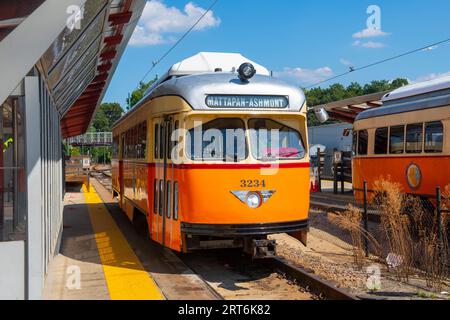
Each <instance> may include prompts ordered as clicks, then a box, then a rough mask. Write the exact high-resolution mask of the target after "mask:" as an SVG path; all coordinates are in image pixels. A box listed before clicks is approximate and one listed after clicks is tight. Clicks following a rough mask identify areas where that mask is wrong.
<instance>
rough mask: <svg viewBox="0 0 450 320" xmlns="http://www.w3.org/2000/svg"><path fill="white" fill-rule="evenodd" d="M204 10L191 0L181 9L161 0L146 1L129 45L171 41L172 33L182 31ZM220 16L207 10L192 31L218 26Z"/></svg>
mask: <svg viewBox="0 0 450 320" xmlns="http://www.w3.org/2000/svg"><path fill="white" fill-rule="evenodd" d="M205 12H206V9H203V8H201V7H199V6H197V5H196V4H195V3H193V2H189V3H188V4H186V5H185V6H184V9H183V11H182V10H180V9H178V8H176V7H168V6H167V5H166V4H165V3H164V2H163V0H153V1H147V3H146V4H145V8H144V11H143V13H142V16H141V19H140V21H139V23H138V25H137V27H136V29H135V31H134V33H133V36H132V37H131V40H130V44H131V45H158V44H163V43H168V42H173V41H174V39H175V37H174V36H173V34H175V33H182V32H185V31H186V30H188V29H189V28H190V27H192V25H193V24H194V23H195V22H196V21H197V20H198V18H200V16H202V15H203V14H204V13H205ZM220 23H221V20H220V18H218V17H216V16H214V12H213V11H210V12H208V13H207V14H206V15H205V17H204V18H203V19H202V20H201V21H200V23H199V24H198V25H197V26H196V28H195V29H194V31H201V30H205V29H207V28H213V27H217V26H219V25H220Z"/></svg>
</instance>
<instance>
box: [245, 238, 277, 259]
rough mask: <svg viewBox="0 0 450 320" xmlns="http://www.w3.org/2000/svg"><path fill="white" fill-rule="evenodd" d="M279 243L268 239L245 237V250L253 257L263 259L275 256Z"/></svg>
mask: <svg viewBox="0 0 450 320" xmlns="http://www.w3.org/2000/svg"><path fill="white" fill-rule="evenodd" d="M276 247H277V243H276V241H275V240H268V239H245V240H244V252H245V253H248V254H250V255H251V256H252V258H253V259H263V258H271V257H274V256H275V255H276V254H277V252H276Z"/></svg>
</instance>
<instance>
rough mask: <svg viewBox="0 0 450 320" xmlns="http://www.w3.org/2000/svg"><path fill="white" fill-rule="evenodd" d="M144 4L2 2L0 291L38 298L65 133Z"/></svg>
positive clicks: (84, 112) (108, 71)
mask: <svg viewBox="0 0 450 320" xmlns="http://www.w3.org/2000/svg"><path fill="white" fill-rule="evenodd" d="M145 3H146V1H145V0H2V1H0V108H1V112H0V116H1V119H0V146H1V148H2V150H1V152H0V300H1V299H40V298H42V289H43V285H44V281H45V278H46V275H47V272H48V265H49V263H50V261H51V260H52V258H53V257H54V255H55V254H56V253H57V252H58V246H59V242H60V238H61V233H62V228H63V223H62V221H63V220H62V212H63V174H64V172H63V147H62V139H64V138H68V137H72V136H77V135H79V134H83V133H84V132H86V130H87V128H88V127H89V125H90V123H91V121H92V118H93V115H94V114H95V111H96V109H97V108H98V106H99V104H100V102H101V101H102V98H103V96H104V94H105V91H106V89H107V87H108V85H109V83H110V81H111V78H112V76H113V74H114V71H115V69H116V67H117V65H118V62H119V60H120V58H121V56H122V54H123V52H124V50H125V48H126V46H127V44H128V42H129V40H130V38H131V35H132V33H133V31H134V29H135V27H136V24H137V22H138V20H139V18H140V16H141V14H142V11H143V9H144V6H145Z"/></svg>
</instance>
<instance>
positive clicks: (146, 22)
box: [103, 0, 450, 106]
mask: <svg viewBox="0 0 450 320" xmlns="http://www.w3.org/2000/svg"><path fill="white" fill-rule="evenodd" d="M211 3H212V0H208V1H207V0H195V1H185V0H153V1H151V2H148V3H147V8H146V10H145V11H144V14H143V16H142V18H141V21H140V22H139V29H138V30H137V31H136V32H135V35H134V36H133V38H132V41H131V43H130V44H129V45H128V47H127V49H126V51H125V53H124V55H123V57H122V60H121V62H120V64H119V66H118V68H117V70H116V73H115V75H114V78H113V79H112V81H111V84H110V86H109V88H108V91H107V93H106V95H105V97H104V99H103V101H104V102H119V103H121V104H122V106H125V99H126V97H127V94H128V92H130V91H132V90H133V89H134V88H135V87H136V86H137V84H138V83H139V81H140V80H141V79H142V77H143V76H144V75H145V73H146V71H147V70H148V69H149V68H150V66H151V63H152V61H155V60H157V59H159V58H160V57H161V55H162V54H164V53H165V52H166V51H167V50H168V48H170V47H171V45H172V44H173V42H174V41H176V39H178V38H179V37H180V36H181V35H182V34H183V32H184V31H185V30H187V29H188V28H189V27H190V26H191V25H192V24H193V22H195V21H196V20H197V18H198V17H199V16H200V15H201V14H202V13H203V12H204V10H205V9H206V8H207V7H208V6H209V5H210V4H211ZM370 5H377V6H378V7H379V8H380V10H381V19H380V23H381V24H380V25H379V27H377V28H376V30H375V31H376V32H370V31H371V30H372V31H373V30H374V29H369V30H365V29H368V27H367V20H368V18H369V16H371V15H372V14H368V13H367V12H366V11H367V8H368V7H369V6H370ZM449 13H450V1H448V0H429V1H426V0H409V1H405V0H375V1H365V0H341V1H337V0H321V1H318V0H315V1H314V0H220V1H219V2H218V4H217V5H216V7H215V8H214V9H213V11H212V12H211V13H210V14H208V15H207V16H206V17H205V19H204V20H203V21H202V23H201V24H200V25H199V28H197V29H196V30H195V31H194V32H192V33H191V34H190V35H189V36H188V37H187V38H186V39H184V41H183V42H182V43H181V44H180V45H179V46H178V47H177V48H176V49H175V50H174V51H173V52H172V53H171V54H170V55H169V56H168V57H167V58H166V59H165V60H163V61H162V62H161V63H160V64H159V65H158V66H157V67H156V68H155V69H154V71H153V72H152V73H151V74H150V75H149V76H148V77H147V79H146V80H150V79H152V78H154V77H155V75H156V74H162V73H164V72H165V71H167V69H168V68H169V67H170V66H171V65H172V64H174V63H176V62H177V61H179V60H182V59H184V58H186V57H189V56H191V55H194V54H196V53H198V52H200V51H220V52H239V53H242V54H243V55H244V56H246V57H248V58H249V59H252V60H254V61H256V62H258V63H260V64H262V65H264V66H266V67H267V68H268V69H270V70H272V71H274V73H275V74H276V75H277V76H278V77H281V78H284V79H285V80H287V81H290V82H293V83H295V84H298V85H301V86H308V85H311V84H313V83H316V82H318V81H320V80H323V79H326V78H329V77H330V76H333V75H337V74H340V73H342V72H345V71H346V70H348V68H349V66H350V65H351V66H355V67H358V66H362V65H365V64H368V63H371V62H374V61H377V60H381V59H384V58H387V57H390V56H394V55H396V54H399V53H403V52H406V51H409V50H412V49H415V48H418V47H421V46H425V45H427V44H431V43H434V42H438V41H440V40H444V39H447V38H450V18H449ZM374 21H375V20H374ZM377 21H378V20H377ZM374 26H375V25H374ZM368 31H369V32H368ZM441 75H450V42H447V43H445V44H441V45H440V46H438V47H433V48H429V50H425V51H421V52H419V53H415V54H413V55H410V56H407V57H404V58H401V59H398V60H395V61H391V62H388V63H385V64H382V65H379V66H376V67H374V68H370V69H366V70H363V71H360V72H355V73H352V74H350V75H347V76H345V77H342V78H339V79H337V80H334V81H333V82H331V83H327V84H324V85H322V86H328V85H330V84H332V83H335V82H339V83H342V84H344V85H347V84H349V83H350V82H352V81H357V82H360V83H366V82H369V81H371V80H378V79H394V78H397V77H406V78H408V79H410V80H411V81H423V80H427V79H430V78H435V77H438V76H441Z"/></svg>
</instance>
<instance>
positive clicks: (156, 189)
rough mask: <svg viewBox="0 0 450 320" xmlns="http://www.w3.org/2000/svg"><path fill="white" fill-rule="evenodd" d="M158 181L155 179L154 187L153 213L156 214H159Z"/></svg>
mask: <svg viewBox="0 0 450 320" xmlns="http://www.w3.org/2000/svg"><path fill="white" fill-rule="evenodd" d="M158 196H159V194H158V180H156V179H155V182H154V186H153V212H154V214H157V213H158Z"/></svg>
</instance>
